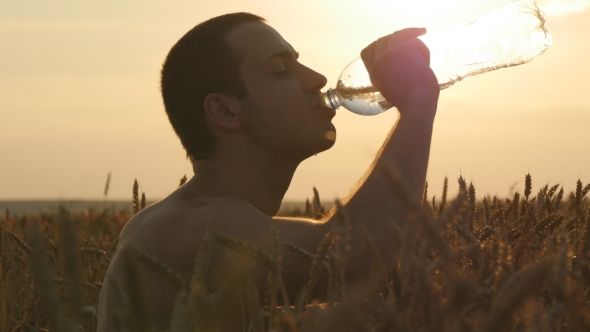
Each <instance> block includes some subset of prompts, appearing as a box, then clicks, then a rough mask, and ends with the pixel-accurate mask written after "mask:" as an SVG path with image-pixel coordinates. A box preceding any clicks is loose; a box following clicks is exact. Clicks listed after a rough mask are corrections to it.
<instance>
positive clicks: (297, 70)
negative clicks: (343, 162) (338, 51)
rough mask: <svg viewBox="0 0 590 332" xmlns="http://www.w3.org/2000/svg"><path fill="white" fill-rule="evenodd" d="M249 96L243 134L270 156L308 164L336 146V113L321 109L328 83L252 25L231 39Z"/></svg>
mask: <svg viewBox="0 0 590 332" xmlns="http://www.w3.org/2000/svg"><path fill="white" fill-rule="evenodd" d="M228 41H229V44H230V45H231V47H232V49H233V51H234V54H235V56H236V57H237V58H238V59H241V66H240V74H241V77H242V79H243V81H244V83H245V86H246V89H247V91H248V96H247V97H246V98H244V99H243V100H242V101H241V107H242V113H243V116H242V117H243V119H244V120H243V121H244V126H243V128H244V130H246V132H247V134H248V137H249V138H251V139H252V140H253V142H254V143H255V144H257V145H258V146H260V147H261V148H263V149H266V150H268V151H269V152H271V153H278V154H283V155H286V156H290V157H294V158H302V159H305V158H307V157H309V156H311V155H313V154H315V153H318V152H321V151H324V150H327V149H329V148H330V147H332V145H334V141H335V139H336V129H335V128H334V125H333V124H332V122H331V120H332V118H333V117H334V115H335V112H334V110H332V109H331V108H328V107H325V106H323V105H322V103H321V100H320V96H319V92H320V89H321V88H323V87H324V86H325V85H326V78H325V77H324V76H322V75H320V74H318V73H316V72H315V71H313V70H311V69H309V68H307V67H305V66H304V65H302V64H301V63H299V62H298V61H297V57H298V54H297V52H296V51H295V50H294V49H293V47H292V46H291V45H290V44H289V43H287V42H286V41H285V40H284V39H283V38H282V37H281V35H279V33H278V32H276V31H275V30H274V29H273V28H271V27H270V26H268V25H266V24H264V23H259V22H250V23H245V24H242V25H240V26H238V27H236V28H235V29H234V30H232V32H231V33H230V34H229V36H228Z"/></svg>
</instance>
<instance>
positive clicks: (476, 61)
mask: <svg viewBox="0 0 590 332" xmlns="http://www.w3.org/2000/svg"><path fill="white" fill-rule="evenodd" d="M419 38H420V39H421V40H422V41H423V42H424V43H425V44H426V46H428V48H429V50H430V67H431V68H432V70H433V71H434V74H435V75H436V78H437V79H438V82H439V86H440V88H441V90H442V89H446V88H448V87H450V86H451V85H453V84H455V83H456V82H458V81H461V80H462V79H464V78H466V77H469V76H474V75H478V74H481V73H485V72H488V71H492V70H496V69H500V68H507V67H512V66H517V65H521V64H524V63H527V62H530V61H532V60H533V59H534V58H535V57H536V56H538V55H540V54H542V53H543V52H545V50H547V48H549V47H550V46H551V45H552V43H553V42H552V38H551V35H550V34H549V32H548V31H547V29H545V17H544V14H543V12H541V10H540V9H539V7H538V6H537V4H536V3H535V1H534V0H516V1H513V2H511V3H509V4H507V5H505V6H503V7H500V8H498V9H496V10H494V11H492V12H490V13H489V14H487V15H485V16H483V17H481V18H480V19H478V20H477V21H475V22H473V23H471V24H468V25H465V26H462V27H458V28H454V29H450V30H447V31H441V32H434V33H431V34H427V35H424V36H421V37H419ZM322 98H323V101H324V103H325V104H326V105H327V106H329V107H332V108H333V109H338V108H339V107H340V106H343V107H345V108H346V109H348V110H349V111H351V112H354V113H357V114H360V115H376V114H379V113H383V112H385V111H386V110H388V109H390V108H392V107H393V106H392V105H391V104H390V103H389V102H388V101H387V100H385V98H384V97H383V96H382V95H381V93H380V92H379V91H377V89H376V88H375V87H373V86H372V84H371V80H370V78H369V74H368V73H367V70H366V68H365V66H364V64H363V61H362V60H361V59H360V58H358V59H356V60H354V61H353V62H351V63H350V64H349V65H348V66H347V67H346V68H345V69H344V71H343V72H342V74H341V75H340V78H339V79H338V83H337V85H336V88H335V89H328V90H327V91H325V92H322Z"/></svg>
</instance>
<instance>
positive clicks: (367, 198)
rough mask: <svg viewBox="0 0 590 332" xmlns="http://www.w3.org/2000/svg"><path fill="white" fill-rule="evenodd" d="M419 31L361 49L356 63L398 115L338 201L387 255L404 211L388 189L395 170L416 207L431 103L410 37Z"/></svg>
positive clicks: (421, 55) (421, 57)
mask: <svg viewBox="0 0 590 332" xmlns="http://www.w3.org/2000/svg"><path fill="white" fill-rule="evenodd" d="M425 32H426V30H425V29H416V28H412V29H405V30H401V31H398V32H395V33H393V34H392V35H389V36H386V37H383V38H381V39H379V40H377V41H376V42H374V43H372V44H371V45H369V46H368V47H367V48H365V49H364V50H363V51H362V53H361V56H362V59H363V61H364V63H365V66H366V67H367V70H368V71H369V74H370V76H371V80H372V82H373V84H374V86H375V87H376V88H377V89H379V91H380V92H381V93H382V94H383V96H384V97H385V98H386V99H387V100H388V101H389V102H390V103H391V104H393V105H394V106H396V107H397V109H398V110H399V113H400V118H399V121H398V122H397V124H396V125H395V126H394V127H393V128H392V130H391V132H390V133H389V135H388V137H387V139H386V140H385V142H384V144H383V146H382V147H381V149H380V151H379V153H378V154H377V156H376V157H375V161H374V162H373V164H372V166H371V168H370V169H369V170H368V171H367V173H366V174H365V177H364V179H363V180H362V181H361V182H360V183H359V186H358V187H357V188H355V189H354V190H353V192H352V193H351V195H350V196H349V197H348V198H347V199H345V200H344V204H345V209H346V210H347V213H348V214H349V215H350V216H351V217H352V219H353V220H356V221H357V222H359V223H361V225H362V226H363V227H364V228H365V229H366V230H367V232H368V233H369V235H371V236H372V237H373V240H374V241H375V244H376V245H377V246H378V247H380V248H381V249H382V250H383V251H387V248H388V245H389V243H390V241H391V238H390V234H391V233H390V232H388V231H387V230H388V229H389V227H390V225H391V223H392V222H399V221H400V220H402V219H404V218H406V215H407V211H406V209H405V208H404V206H403V204H401V203H400V201H399V197H398V196H396V194H395V192H394V191H393V190H392V188H391V183H390V182H389V179H388V177H390V176H391V172H392V171H393V170H395V172H396V175H397V176H398V177H399V180H401V181H402V182H403V183H404V184H405V187H406V188H407V191H408V193H409V198H410V199H412V200H414V201H417V202H419V201H420V199H421V197H422V195H423V190H424V184H425V180H426V171H427V167H428V158H429V154H430V142H431V138H432V129H433V122H434V117H435V114H436V109H437V102H438V97H439V93H440V89H439V87H438V82H437V80H436V77H435V76H434V73H433V72H432V70H431V69H430V67H429V63H430V54H429V51H428V48H427V47H426V46H425V45H424V44H423V43H422V42H421V41H420V40H419V39H417V38H416V37H417V36H419V35H422V34H424V33H425Z"/></svg>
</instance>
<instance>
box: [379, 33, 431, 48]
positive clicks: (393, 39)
mask: <svg viewBox="0 0 590 332" xmlns="http://www.w3.org/2000/svg"><path fill="white" fill-rule="evenodd" d="M424 34H426V29H425V28H406V29H402V30H399V31H396V32H394V33H392V34H391V35H389V39H388V45H387V46H388V47H395V46H397V45H400V44H403V43H405V42H407V41H408V40H410V39H412V38H417V37H419V36H422V35H424Z"/></svg>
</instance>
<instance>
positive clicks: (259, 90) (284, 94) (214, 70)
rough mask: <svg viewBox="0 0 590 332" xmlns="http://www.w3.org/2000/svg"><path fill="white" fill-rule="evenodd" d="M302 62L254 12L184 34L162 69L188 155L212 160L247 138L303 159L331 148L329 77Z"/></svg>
mask: <svg viewBox="0 0 590 332" xmlns="http://www.w3.org/2000/svg"><path fill="white" fill-rule="evenodd" d="M297 57H298V54H297V52H296V51H295V50H294V49H293V47H291V45H290V44H289V43H287V42H286V41H285V40H284V39H283V38H282V37H281V36H280V35H279V34H278V33H277V32H276V31H275V30H274V29H272V28H271V27H270V26H268V25H266V24H264V19H262V18H260V17H258V16H256V15H253V14H248V13H234V14H227V15H223V16H219V17H216V18H213V19H210V20H208V21H205V22H203V23H201V24H199V25H197V26H196V27H194V28H193V29H192V30H190V31H189V32H188V33H187V34H186V35H185V36H183V37H182V38H181V39H180V40H179V41H178V42H177V43H176V45H174V47H173V48H172V50H171V51H170V53H169V54H168V57H167V58H166V61H165V63H164V65H163V68H162V96H163V98H164V105H165V107H166V112H167V114H168V117H169V119H170V122H171V124H172V126H173V127H174V130H175V131H176V133H177V135H178V136H179V138H180V140H181V142H182V144H183V146H184V147H185V149H186V151H187V156H188V157H189V158H191V159H209V158H211V157H213V156H214V154H215V151H216V149H217V148H218V145H223V144H226V145H232V144H233V143H235V142H240V143H242V142H244V141H247V142H248V143H252V144H254V145H256V146H257V147H259V148H260V149H263V150H267V151H269V152H271V153H275V152H276V153H279V152H280V151H284V152H285V153H289V154H291V155H293V156H294V157H295V158H300V159H301V158H303V159H304V158H307V157H309V156H310V155H312V154H313V153H317V152H320V151H324V150H326V149H328V148H329V147H331V146H332V145H333V143H334V140H335V129H334V126H333V125H332V123H331V118H332V117H333V116H334V111H333V110H331V109H329V108H326V107H324V106H322V104H321V102H320V98H319V91H320V89H321V88H322V87H323V86H324V85H325V84H326V79H325V77H323V76H322V75H320V74H318V73H316V72H314V71H313V70H311V69H309V68H307V67H305V66H303V65H302V64H300V63H299V62H298V61H297ZM238 140H239V141H238Z"/></svg>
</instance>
